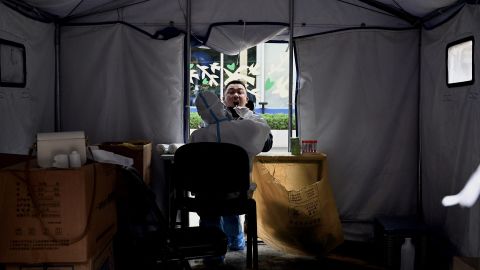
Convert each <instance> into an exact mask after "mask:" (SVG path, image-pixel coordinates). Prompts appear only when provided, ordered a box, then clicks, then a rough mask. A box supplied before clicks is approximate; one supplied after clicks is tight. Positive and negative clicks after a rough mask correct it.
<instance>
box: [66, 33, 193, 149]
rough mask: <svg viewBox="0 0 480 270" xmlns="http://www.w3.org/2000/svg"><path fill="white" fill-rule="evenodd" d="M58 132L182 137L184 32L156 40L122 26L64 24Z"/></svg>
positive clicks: (94, 138) (105, 137)
mask: <svg viewBox="0 0 480 270" xmlns="http://www.w3.org/2000/svg"><path fill="white" fill-rule="evenodd" d="M61 37H62V38H61V57H60V59H61V68H62V72H61V76H60V86H61V87H60V89H61V119H62V127H61V128H62V130H65V131H66V130H85V132H86V134H88V137H89V142H90V143H93V144H95V143H100V142H104V141H115V140H125V139H139V138H145V139H149V140H152V141H153V142H154V143H173V142H181V141H183V137H182V129H183V128H182V122H183V110H182V108H183V44H184V41H183V35H180V36H178V37H176V38H173V39H170V40H156V39H152V38H151V37H149V36H147V35H145V34H143V33H141V32H139V31H137V30H135V29H133V28H131V27H129V26H126V25H122V24H113V25H99V26H76V27H62V33H61Z"/></svg>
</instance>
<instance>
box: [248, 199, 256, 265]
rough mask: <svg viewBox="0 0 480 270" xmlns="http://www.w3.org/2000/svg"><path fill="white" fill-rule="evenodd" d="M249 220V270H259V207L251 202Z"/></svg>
mask: <svg viewBox="0 0 480 270" xmlns="http://www.w3.org/2000/svg"><path fill="white" fill-rule="evenodd" d="M246 219H247V230H248V232H247V268H248V269H255V270H256V269H258V240H257V206H256V203H255V201H254V200H250V206H249V210H248V213H247V215H246Z"/></svg>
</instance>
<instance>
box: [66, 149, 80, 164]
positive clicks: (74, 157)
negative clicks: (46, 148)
mask: <svg viewBox="0 0 480 270" xmlns="http://www.w3.org/2000/svg"><path fill="white" fill-rule="evenodd" d="M68 160H69V161H70V168H80V167H82V161H81V160H80V154H79V153H78V152H77V151H72V152H71V153H70V155H68Z"/></svg>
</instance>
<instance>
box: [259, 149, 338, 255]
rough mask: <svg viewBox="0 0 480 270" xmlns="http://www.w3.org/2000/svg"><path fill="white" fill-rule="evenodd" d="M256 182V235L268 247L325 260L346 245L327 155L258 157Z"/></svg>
mask: <svg viewBox="0 0 480 270" xmlns="http://www.w3.org/2000/svg"><path fill="white" fill-rule="evenodd" d="M252 179H253V181H254V182H255V183H256V185H257V189H256V191H255V193H254V199H255V201H256V202H257V224H258V235H259V237H260V238H261V239H262V240H263V241H264V242H265V243H266V244H267V245H269V246H271V247H273V248H276V249H278V250H281V251H284V252H287V253H291V254H298V255H310V256H322V255H325V254H326V253H328V252H329V251H331V250H332V249H334V248H335V247H336V246H338V245H339V244H341V243H342V242H343V232H342V227H341V223H340V219H339V217H338V211H337V208H336V204H335V200H334V197H333V193H332V190H331V187H330V184H329V182H328V177H327V162H326V156H325V155H324V154H315V155H302V156H292V155H276V156H274V155H263V156H257V157H256V159H255V162H254V165H253V171H252Z"/></svg>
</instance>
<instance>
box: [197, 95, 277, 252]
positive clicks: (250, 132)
mask: <svg viewBox="0 0 480 270" xmlns="http://www.w3.org/2000/svg"><path fill="white" fill-rule="evenodd" d="M195 105H196V106H197V111H198V113H199V114H200V116H201V117H202V119H203V121H204V122H205V124H207V126H206V127H204V128H200V129H197V130H195V131H194V132H193V133H192V135H191V137H190V142H222V143H232V144H236V145H239V146H241V147H242V148H243V149H245V151H246V152H247V154H248V157H249V160H250V170H251V167H252V160H253V158H254V156H255V155H257V154H258V153H260V152H261V151H262V149H263V146H264V144H265V141H266V140H267V138H268V137H269V133H270V127H269V126H268V124H267V122H266V121H265V120H264V119H263V118H261V117H260V116H258V115H255V114H254V113H253V112H252V111H250V110H249V109H248V108H247V107H241V106H237V107H236V108H235V111H236V112H237V113H238V115H239V116H240V117H239V118H237V119H236V120H234V119H233V118H232V116H231V115H230V113H229V112H228V110H227V109H226V107H225V105H224V104H223V103H222V102H221V101H220V99H219V98H218V97H217V96H216V95H215V94H214V93H211V92H204V93H199V94H198V96H197V98H196V100H195ZM232 166H235V164H233V165H232ZM225 181H228V178H226V179H225ZM200 226H204V227H212V226H214V227H219V228H221V229H222V230H223V231H224V232H225V234H226V235H227V238H228V248H229V250H243V249H244V248H245V240H244V237H243V229H242V226H241V224H240V219H239V216H238V215H234V216H221V217H217V218H215V217H214V218H211V217H209V218H202V217H200Z"/></svg>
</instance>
